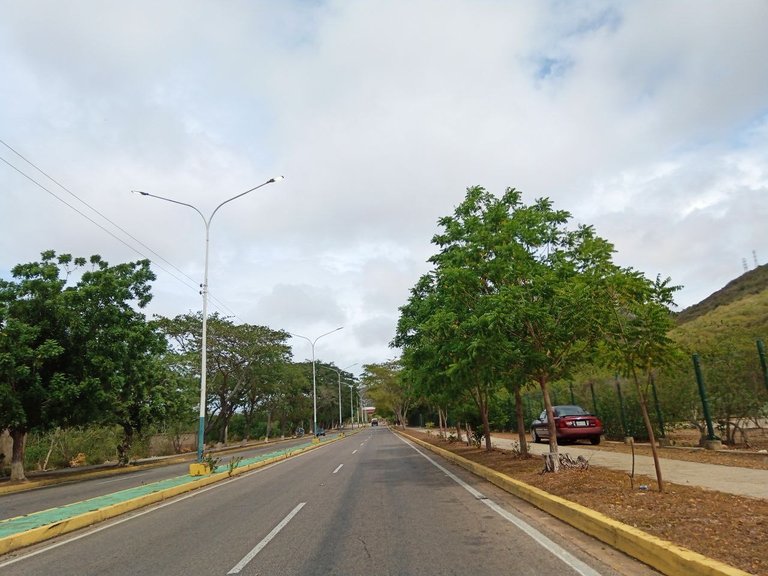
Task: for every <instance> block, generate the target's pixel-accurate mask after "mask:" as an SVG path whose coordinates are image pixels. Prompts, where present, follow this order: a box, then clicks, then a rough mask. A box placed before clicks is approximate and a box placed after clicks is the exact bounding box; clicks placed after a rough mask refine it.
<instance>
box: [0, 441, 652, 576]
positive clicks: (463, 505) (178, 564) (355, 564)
mask: <svg viewBox="0 0 768 576" xmlns="http://www.w3.org/2000/svg"><path fill="white" fill-rule="evenodd" d="M0 573H2V574H3V576H21V575H24V576H30V575H38V574H39V575H44V574H45V575H47V574H56V575H57V576H66V575H72V576H75V575H77V576H87V575H94V576H95V575H99V576H110V575H113V576H128V575H137V574H146V575H167V576H177V575H178V576H182V575H183V576H197V575H206V576H207V575H219V574H220V575H226V574H244V575H250V576H255V575H260V576H264V575H294V574H295V575H309V574H334V575H336V574H338V575H347V574H350V575H351V574H360V575H363V574H364V575H377V574H382V575H388V576H390V575H420V576H421V575H429V574H435V575H441V576H444V575H450V574H455V575H462V576H464V575H469V574H472V575H473V576H482V575H489V576H490V575H493V576H497V575H500V574H515V575H517V576H525V575H544V574H546V575H549V574H558V575H559V576H573V575H579V574H581V575H583V576H597V575H598V574H599V575H603V576H616V575H618V574H622V575H631V576H649V575H654V574H656V572H654V571H652V570H650V569H649V568H647V567H645V566H643V565H640V564H639V563H637V562H635V561H633V560H630V559H628V558H626V557H625V556H623V555H621V554H619V553H617V552H615V551H613V550H611V549H609V548H607V547H606V546H604V545H602V544H600V543H597V542H596V541H594V540H592V539H590V538H587V537H586V536H583V535H582V534H580V533H579V532H577V531H575V530H572V529H570V528H569V527H566V526H564V525H562V524H561V523H559V522H557V521H555V520H553V519H552V518H550V517H549V516H546V515H545V514H542V513H540V512H538V511H536V510H535V509H532V508H530V507H528V506H527V505H525V504H524V503H522V502H520V501H518V500H517V499H515V498H513V497H511V496H509V495H508V494H506V493H504V492H502V491H500V490H498V489H496V488H495V487H493V486H491V485H490V484H487V483H486V482H484V481H482V480H479V479H477V478H475V477H473V476H472V475H470V474H468V473H466V472H465V471H463V470H460V469H458V468H456V467H454V466H452V465H450V464H448V463H446V462H445V461H442V460H440V459H439V458H436V457H435V456H434V455H431V454H428V453H425V452H423V451H422V450H421V449H420V448H417V447H415V446H414V445H412V444H410V443H408V442H407V441H405V440H403V439H401V438H400V437H398V436H397V435H395V434H394V433H392V432H391V431H389V430H388V429H387V428H384V427H380V428H372V429H368V430H365V431H364V432H362V433H360V434H357V435H354V436H350V437H348V438H346V439H343V440H341V441H339V442H335V443H332V444H329V445H328V446H324V447H322V448H320V449H318V450H313V451H310V452H308V453H305V454H303V455H301V456H298V457H295V458H291V459H289V460H286V461H283V462H281V463H279V464H276V465H272V466H270V467H267V468H263V469H260V470H257V471H254V472H251V473H247V474H243V475H241V476H235V477H233V478H231V479H228V480H225V481H223V482H220V483H217V484H214V485H213V486H212V487H208V488H204V489H201V490H197V491H195V492H192V493H190V494H188V495H185V496H182V497H179V498H177V499H175V500H172V501H168V502H165V503H163V504H160V505H157V506H154V507H150V508H147V509H144V510H142V511H140V512H138V513H135V514H132V515H128V516H123V517H121V518H119V519H117V520H115V521H111V522H107V523H103V524H100V525H98V526H96V527H94V528H91V529H89V530H86V531H81V532H79V533H76V534H74V535H69V536H66V537H62V538H59V539H56V540H53V541H49V542H47V543H45V544H41V545H38V546H35V547H32V548H28V549H26V550H21V551H18V552H15V553H12V554H7V555H5V556H3V557H0Z"/></svg>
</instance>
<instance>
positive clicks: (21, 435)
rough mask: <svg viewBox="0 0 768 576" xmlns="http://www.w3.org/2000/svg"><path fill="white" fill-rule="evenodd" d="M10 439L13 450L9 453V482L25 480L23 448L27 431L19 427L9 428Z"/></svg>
mask: <svg viewBox="0 0 768 576" xmlns="http://www.w3.org/2000/svg"><path fill="white" fill-rule="evenodd" d="M10 433H11V440H13V451H12V455H11V482H25V481H26V480H27V477H26V476H24V448H25V444H26V442H27V431H26V430H21V429H19V428H11V429H10Z"/></svg>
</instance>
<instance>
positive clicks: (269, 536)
mask: <svg viewBox="0 0 768 576" xmlns="http://www.w3.org/2000/svg"><path fill="white" fill-rule="evenodd" d="M304 504H306V502H302V503H300V504H299V505H298V506H296V508H294V509H293V510H291V513H290V514H288V516H286V517H285V518H283V519H282V520H281V521H280V524H278V525H277V526H275V527H274V528H273V529H272V532H270V533H269V534H267V535H266V536H265V537H264V539H263V540H262V541H261V542H259V543H258V544H256V546H254V548H253V550H251V551H250V552H248V554H246V555H245V556H244V557H243V559H242V560H240V562H238V563H237V564H236V565H235V567H234V568H232V570H230V571H229V572H227V574H238V573H239V572H240V570H242V569H243V568H245V567H246V565H247V564H248V562H250V561H251V560H253V559H254V558H255V557H256V554H258V553H259V552H261V551H262V549H263V548H264V547H265V546H266V545H267V544H269V543H270V542H271V541H272V539H273V538H274V537H275V536H277V535H278V534H279V532H280V530H282V529H283V528H285V527H286V526H287V524H288V522H290V521H291V520H292V519H293V517H294V516H296V514H298V513H299V510H301V509H302V508H304Z"/></svg>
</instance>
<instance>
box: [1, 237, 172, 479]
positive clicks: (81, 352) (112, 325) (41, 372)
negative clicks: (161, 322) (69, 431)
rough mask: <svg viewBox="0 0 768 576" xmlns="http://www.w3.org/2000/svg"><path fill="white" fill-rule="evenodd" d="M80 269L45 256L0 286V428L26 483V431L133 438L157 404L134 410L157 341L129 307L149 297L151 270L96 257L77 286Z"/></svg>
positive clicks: (146, 384)
mask: <svg viewBox="0 0 768 576" xmlns="http://www.w3.org/2000/svg"><path fill="white" fill-rule="evenodd" d="M87 264H88V261H86V260H85V259H84V258H72V256H70V255H69V254H62V255H59V256H57V255H56V253H55V252H54V251H46V252H44V253H43V254H42V256H41V260H40V261H39V262H32V263H28V264H20V265H17V266H15V267H14V268H13V270H12V271H11V273H12V275H13V278H14V280H12V281H2V282H0V302H2V310H3V312H2V322H3V324H2V332H3V344H2V347H3V349H4V360H3V362H2V364H3V368H2V370H3V373H4V374H3V375H4V379H6V380H5V382H4V384H3V385H2V386H0V394H2V396H3V398H2V399H0V405H4V406H9V407H12V408H13V410H12V411H11V410H9V411H8V412H5V411H3V412H2V413H1V414H0V427H2V426H7V427H8V428H9V429H10V431H11V435H12V437H13V439H14V459H13V463H12V469H13V470H14V474H13V478H14V479H16V480H19V479H23V477H24V473H23V445H24V438H25V436H26V434H27V433H28V432H29V431H30V430H33V429H39V430H41V431H44V430H46V429H50V428H52V427H56V426H63V427H66V426H72V425H79V424H88V423H105V422H106V423H119V424H120V425H121V426H123V429H124V430H125V431H126V434H127V435H128V436H131V435H132V433H133V432H135V431H136V430H137V429H139V428H141V426H143V425H145V424H146V423H147V422H148V421H149V420H151V419H152V418H154V417H155V416H157V415H158V413H159V412H158V410H157V403H156V402H155V403H153V402H146V403H144V404H143V406H142V407H140V405H141V404H142V401H141V400H140V399H141V398H146V397H149V396H150V394H148V393H147V390H148V388H151V387H152V383H151V382H150V381H148V380H147V377H148V374H149V373H150V369H149V368H148V364H147V363H150V364H151V359H152V358H154V357H155V356H156V354H158V353H159V352H161V351H162V346H161V344H162V339H160V338H157V337H156V336H155V335H154V333H153V331H152V329H151V328H148V327H147V326H146V322H145V319H144V317H143V315H141V314H140V313H139V312H136V311H135V309H134V307H138V308H141V307H143V306H145V305H146V304H147V303H148V302H149V300H150V298H151V291H150V282H151V281H152V280H153V279H154V275H153V274H152V272H151V270H150V269H149V262H148V261H139V262H133V263H127V264H120V265H117V266H111V267H110V266H109V264H108V263H107V262H104V261H102V259H101V258H100V257H99V256H97V255H95V256H92V257H91V258H90V264H91V269H90V270H85V271H84V272H82V274H81V277H80V278H79V279H77V281H75V278H74V276H75V274H74V273H75V272H76V271H78V270H79V269H83V268H84V267H85V266H86V265H87ZM68 284H69V285H68ZM153 368H154V366H153ZM6 375H13V376H6ZM153 377H154V376H153ZM3 420H8V421H3ZM124 444H125V442H124Z"/></svg>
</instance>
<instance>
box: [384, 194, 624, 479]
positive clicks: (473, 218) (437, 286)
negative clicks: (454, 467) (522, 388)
mask: <svg viewBox="0 0 768 576" xmlns="http://www.w3.org/2000/svg"><path fill="white" fill-rule="evenodd" d="M569 220H570V214H569V213H568V212H566V211H564V210H555V209H554V207H553V205H552V202H551V201H550V200H549V199H546V198H542V199H538V200H536V201H534V202H533V203H532V204H531V205H525V204H524V203H523V201H522V196H521V194H520V192H519V191H517V190H515V189H512V188H509V189H507V190H506V191H505V193H504V194H503V195H502V196H501V197H498V198H497V197H495V196H493V195H492V194H490V193H488V192H487V191H486V190H484V189H483V188H481V187H473V188H470V189H468V191H467V195H466V198H465V200H464V201H463V202H462V203H461V204H460V205H459V206H458V207H457V208H456V210H455V212H454V214H453V216H449V217H444V218H441V219H440V221H439V222H440V225H441V226H442V228H443V232H442V233H439V234H437V235H435V237H434V239H433V243H435V244H436V245H437V246H438V247H439V248H440V251H439V252H438V254H436V255H435V256H433V257H432V258H431V259H430V261H431V262H432V263H433V264H434V270H433V271H432V272H431V273H430V274H428V275H425V276H424V277H422V279H421V280H420V281H419V284H418V285H417V287H416V288H415V289H414V290H413V291H412V293H411V298H410V299H409V302H408V303H407V304H406V306H405V307H403V308H402V309H401V321H400V324H399V325H398V333H397V336H396V338H395V340H394V341H393V344H395V345H397V346H401V347H403V349H404V354H403V359H404V363H405V364H406V367H408V368H412V367H413V360H414V359H415V358H417V357H418V356H419V355H422V354H425V350H426V351H428V352H427V353H426V355H427V357H428V358H429V359H430V360H431V362H432V363H433V366H435V367H438V368H439V370H438V374H439V375H440V376H442V377H445V378H446V380H447V381H450V382H451V385H450V386H451V389H452V390H454V391H456V392H457V391H459V390H461V389H463V390H464V391H465V392H467V393H468V394H469V395H470V396H471V397H472V398H473V400H474V401H475V403H476V405H477V407H478V410H479V413H480V416H481V419H482V425H483V432H484V436H485V437H486V448H487V449H490V434H489V432H490V430H489V425H488V406H489V399H490V398H491V397H492V395H493V394H494V393H495V391H497V390H499V389H500V387H501V386H503V385H504V384H505V383H507V382H508V381H510V380H514V381H515V382H517V383H518V384H520V385H522V383H523V382H525V381H530V380H533V381H535V382H537V383H538V385H539V386H540V387H541V389H542V392H543V396H544V400H545V406H546V409H547V412H548V414H549V416H550V418H549V421H550V428H551V430H550V438H551V440H550V449H551V452H552V453H557V443H556V435H555V430H554V418H553V417H552V403H551V400H550V398H549V383H550V382H551V381H553V380H557V379H560V378H562V377H564V376H566V375H567V374H568V372H569V371H570V370H571V369H572V368H573V367H574V366H575V365H577V364H579V363H580V362H581V361H583V360H584V358H585V357H586V356H588V355H589V354H591V351H592V349H593V344H594V342H595V341H596V340H597V339H598V338H599V335H600V333H599V330H598V326H599V325H600V324H601V323H602V322H603V321H604V320H605V316H606V314H607V313H608V308H607V307H606V302H607V301H608V293H607V286H606V278H608V277H610V276H612V275H613V274H615V273H616V267H615V266H614V264H613V263H612V253H613V247H612V246H611V244H610V243H608V242H607V241H605V240H603V239H602V238H600V237H598V236H597V235H596V234H595V232H594V230H593V229H592V228H591V227H589V226H577V227H575V228H574V229H571V228H569V226H568V222H569ZM554 464H555V466H556V462H554Z"/></svg>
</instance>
